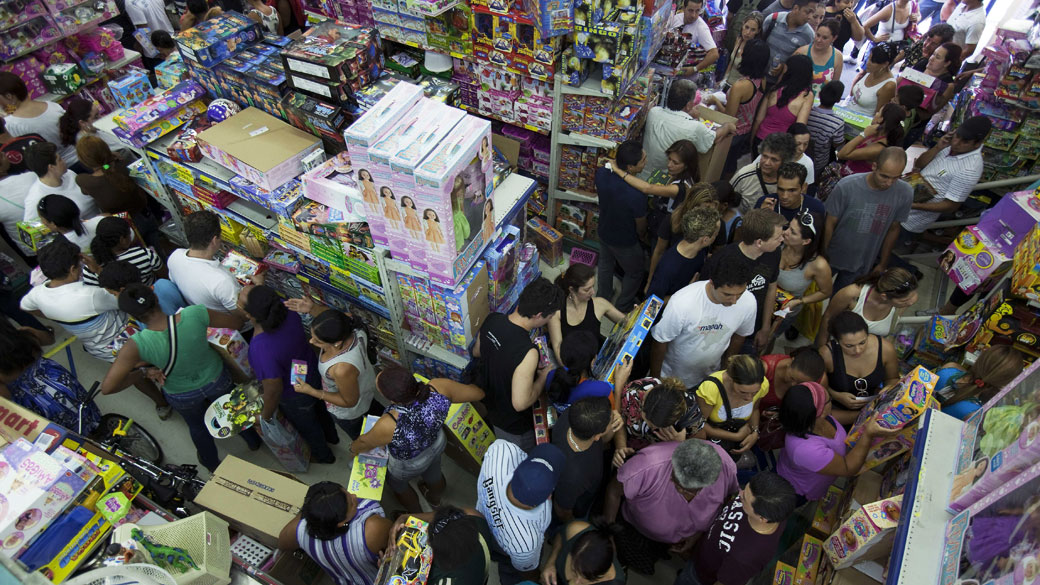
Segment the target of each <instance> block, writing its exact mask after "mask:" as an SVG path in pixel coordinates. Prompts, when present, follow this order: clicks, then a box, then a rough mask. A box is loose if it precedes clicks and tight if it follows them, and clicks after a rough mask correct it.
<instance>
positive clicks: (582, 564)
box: [542, 520, 626, 585]
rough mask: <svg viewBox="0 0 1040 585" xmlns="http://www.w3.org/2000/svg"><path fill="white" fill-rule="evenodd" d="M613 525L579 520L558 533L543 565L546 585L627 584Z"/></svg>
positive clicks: (543, 578) (543, 581)
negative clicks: (619, 559)
mask: <svg viewBox="0 0 1040 585" xmlns="http://www.w3.org/2000/svg"><path fill="white" fill-rule="evenodd" d="M615 532H616V528H615V527H613V526H598V525H596V524H589V523H588V522H584V521H582V520H575V521H574V522H571V523H569V524H567V525H566V526H564V527H563V530H561V531H560V532H557V533H556V538H555V539H554V540H553V545H552V550H550V551H549V556H548V557H547V558H546V559H545V563H544V564H543V565H542V583H543V584H544V585H581V584H590V585H591V584H596V585H623V584H624V583H625V582H626V576H625V569H624V567H622V566H621V562H620V561H618V557H617V550H616V547H615V545H614V534H615Z"/></svg>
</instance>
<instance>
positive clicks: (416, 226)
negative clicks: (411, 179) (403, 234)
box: [401, 195, 422, 242]
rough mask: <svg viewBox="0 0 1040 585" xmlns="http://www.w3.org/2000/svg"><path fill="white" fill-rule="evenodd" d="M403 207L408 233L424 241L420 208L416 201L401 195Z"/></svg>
mask: <svg viewBox="0 0 1040 585" xmlns="http://www.w3.org/2000/svg"><path fill="white" fill-rule="evenodd" d="M401 209H403V210H404V227H405V228H406V229H407V230H408V235H410V236H412V237H413V238H415V239H416V240H417V241H420V242H421V241H422V222H420V221H419V210H417V209H416V208H415V201H412V198H411V197H408V196H407V195H405V196H404V197H401Z"/></svg>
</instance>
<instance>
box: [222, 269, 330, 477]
mask: <svg viewBox="0 0 1040 585" xmlns="http://www.w3.org/2000/svg"><path fill="white" fill-rule="evenodd" d="M238 296H239V305H240V306H241V307H242V309H243V310H244V311H245V313H246V315H248V317H249V320H250V321H252V323H253V338H252V339H250V340H249V356H248V358H249V367H250V368H252V370H253V374H254V375H255V376H256V379H257V380H259V381H260V389H261V391H262V393H263V398H264V407H263V410H262V411H261V413H260V417H261V418H262V419H263V420H265V421H267V422H269V423H270V422H273V420H274V416H275V414H276V413H277V412H278V411H279V410H281V412H282V413H283V414H284V415H285V418H286V419H287V420H288V421H289V423H290V424H292V426H293V427H294V428H295V429H296V432H298V433H299V434H300V436H301V437H303V440H304V441H306V442H307V445H308V446H310V449H311V461H313V462H315V463H321V464H332V463H335V462H336V456H335V455H333V453H332V449H330V448H329V444H330V443H331V444H333V445H335V444H336V443H339V437H338V436H337V435H336V426H335V424H334V423H333V422H332V416H330V415H329V411H328V410H326V409H325V405H324V404H323V403H322V401H320V400H318V399H317V398H315V397H313V396H309V395H307V394H304V393H300V392H297V391H296V390H295V389H294V387H293V379H294V377H295V364H297V363H301V362H302V363H303V364H304V365H305V366H306V368H307V371H306V373H305V374H304V380H305V381H306V382H307V383H309V384H318V383H319V380H320V379H321V372H320V370H319V368H318V358H317V356H316V355H315V354H314V350H313V349H312V348H311V346H310V345H309V344H308V343H307V332H306V331H304V329H303V320H302V319H300V316H299V314H297V313H295V312H293V311H290V310H289V309H287V308H286V307H285V304H284V303H283V302H282V298H281V297H280V296H278V293H277V292H276V291H275V290H274V289H273V288H271V287H269V286H263V285H259V286H255V285H249V286H246V287H243V288H242V292H241V293H239V295H238Z"/></svg>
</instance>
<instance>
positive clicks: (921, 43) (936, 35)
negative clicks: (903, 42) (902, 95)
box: [899, 4, 954, 71]
mask: <svg viewBox="0 0 1040 585" xmlns="http://www.w3.org/2000/svg"><path fill="white" fill-rule="evenodd" d="M921 16H922V18H926V15H925V14H924V10H923V4H922V12H921ZM953 32H954V31H953V27H952V26H950V25H948V24H946V23H939V24H933V25H932V27H931V28H929V29H928V32H927V33H925V34H924V36H923V37H921V38H920V39H918V40H917V42H915V43H914V44H912V45H910V47H909V48H908V49H907V50H906V52H905V53H904V55H903V64H902V66H901V67H900V68H899V70H900V71H902V70H903V69H906V68H907V67H909V68H911V69H916V70H918V71H924V70H925V67H927V65H928V60H929V59H930V58H931V56H932V53H933V52H935V50H936V49H938V48H939V47H941V46H942V45H943V44H944V43H948V42H950V41H952V40H953Z"/></svg>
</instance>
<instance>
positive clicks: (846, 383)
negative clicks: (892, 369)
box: [827, 335, 885, 397]
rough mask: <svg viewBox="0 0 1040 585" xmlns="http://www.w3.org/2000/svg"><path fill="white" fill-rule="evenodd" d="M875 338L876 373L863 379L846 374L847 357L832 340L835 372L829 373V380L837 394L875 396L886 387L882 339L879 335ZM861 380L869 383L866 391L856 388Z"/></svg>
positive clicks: (831, 347) (830, 345)
mask: <svg viewBox="0 0 1040 585" xmlns="http://www.w3.org/2000/svg"><path fill="white" fill-rule="evenodd" d="M874 337H877V340H878V350H877V364H876V365H875V366H874V371H872V372H870V373H869V374H867V375H866V376H864V377H863V378H854V377H852V376H850V375H849V374H847V373H846V372H845V355H844V354H842V353H841V346H839V345H838V342H837V340H834V339H832V340H831V342H830V344H829V347H830V350H831V356H832V359H833V360H834V371H833V372H828V373H827V380H828V381H829V382H830V383H831V388H833V389H834V390H835V391H837V392H848V393H849V394H853V395H855V396H859V397H867V396H874V395H875V394H877V393H878V391H879V390H881V388H882V387H883V386H884V385H885V365H884V363H883V362H882V360H881V338H880V337H878V336H877V335H875V336H874ZM860 379H862V380H866V381H867V386H866V390H859V389H857V388H856V380H860ZM861 386H862V385H861Z"/></svg>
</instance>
